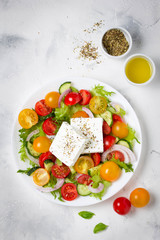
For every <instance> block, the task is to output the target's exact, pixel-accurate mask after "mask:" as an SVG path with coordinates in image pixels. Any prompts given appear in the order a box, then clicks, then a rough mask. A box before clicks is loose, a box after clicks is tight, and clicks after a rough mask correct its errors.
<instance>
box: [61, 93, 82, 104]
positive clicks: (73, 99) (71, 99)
mask: <svg viewBox="0 0 160 240" xmlns="http://www.w3.org/2000/svg"><path fill="white" fill-rule="evenodd" d="M81 99H82V96H81V94H80V93H77V92H70V93H68V94H67V95H66V96H65V99H64V103H65V104H66V105H67V106H72V105H75V104H77V103H79V102H80V101H81Z"/></svg>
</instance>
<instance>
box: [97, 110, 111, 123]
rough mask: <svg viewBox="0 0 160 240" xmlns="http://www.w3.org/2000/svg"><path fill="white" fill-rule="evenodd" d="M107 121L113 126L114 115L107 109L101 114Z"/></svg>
mask: <svg viewBox="0 0 160 240" xmlns="http://www.w3.org/2000/svg"><path fill="white" fill-rule="evenodd" d="M100 116H101V117H102V118H103V119H104V120H105V121H106V122H107V123H108V125H109V126H110V127H111V126H112V124H113V117H112V113H111V112H110V111H108V110H107V111H105V112H104V113H102V114H101V115H100Z"/></svg>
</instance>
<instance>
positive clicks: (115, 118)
mask: <svg viewBox="0 0 160 240" xmlns="http://www.w3.org/2000/svg"><path fill="white" fill-rule="evenodd" d="M112 117H113V122H114V123H115V122H117V121H119V122H123V120H122V118H121V116H119V115H117V114H113V115H112Z"/></svg>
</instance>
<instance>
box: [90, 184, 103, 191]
mask: <svg viewBox="0 0 160 240" xmlns="http://www.w3.org/2000/svg"><path fill="white" fill-rule="evenodd" d="M92 184H93V183H91V184H89V186H88V189H89V190H90V191H91V192H92V193H99V192H101V191H102V190H103V188H104V184H103V183H99V186H98V187H97V188H93V187H92Z"/></svg>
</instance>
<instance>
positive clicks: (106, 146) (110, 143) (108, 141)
mask: <svg viewBox="0 0 160 240" xmlns="http://www.w3.org/2000/svg"><path fill="white" fill-rule="evenodd" d="M115 141H116V138H115V137H113V136H111V135H107V136H105V137H104V138H103V144H104V151H106V150H108V149H109V148H110V147H112V146H113V144H115Z"/></svg>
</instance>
